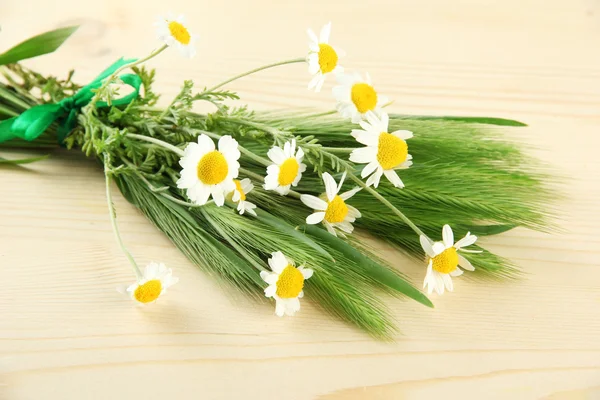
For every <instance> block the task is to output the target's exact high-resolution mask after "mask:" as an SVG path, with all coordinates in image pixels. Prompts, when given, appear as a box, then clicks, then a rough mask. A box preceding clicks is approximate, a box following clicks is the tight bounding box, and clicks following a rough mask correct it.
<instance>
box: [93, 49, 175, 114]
mask: <svg viewBox="0 0 600 400" xmlns="http://www.w3.org/2000/svg"><path fill="white" fill-rule="evenodd" d="M167 47H169V46H168V45H166V44H163V45H162V46H161V47H159V48H158V49H156V50H154V51H153V52H152V53H150V54H148V55H147V56H146V57H144V58H140V59H139V60H137V61H134V62H132V63H129V64H126V65H123V66H122V67H120V68H117V70H116V71H115V72H113V73H112V75H110V76H109V77H108V78H106V80H105V81H104V83H103V84H102V86H101V87H100V89H99V90H98V92H97V93H96V95H95V96H94V97H93V98H92V100H91V101H90V104H91V106H92V107H93V106H94V105H95V104H96V102H97V101H98V98H99V94H100V93H102V92H103V91H104V89H106V87H107V86H108V85H110V84H111V83H112V82H113V80H114V79H115V78H116V77H117V76H118V75H119V74H120V73H121V72H122V71H123V70H125V69H127V68H131V67H135V66H136V65H140V64H142V63H145V62H146V61H148V60H150V59H151V58H154V57H156V56H157V55H159V54H160V53H162V52H163V51H164V50H165V49H166V48H167Z"/></svg>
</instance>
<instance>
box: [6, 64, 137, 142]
mask: <svg viewBox="0 0 600 400" xmlns="http://www.w3.org/2000/svg"><path fill="white" fill-rule="evenodd" d="M134 61H135V60H125V59H123V58H121V59H119V60H118V61H117V62H115V63H114V64H113V65H111V66H110V67H108V68H107V69H106V70H104V72H102V73H101V74H100V75H98V77H97V78H96V79H94V80H93V81H92V82H91V83H89V84H88V85H86V86H84V87H82V88H81V90H79V91H78V92H77V93H75V95H74V96H72V97H67V98H66V99H63V100H61V101H59V102H58V103H55V104H42V105H39V106H35V107H32V108H30V109H29V110H26V111H25V112H23V113H22V114H21V115H19V116H18V117H14V118H10V119H7V120H4V121H0V143H2V142H5V141H7V140H11V139H15V138H21V139H25V140H27V141H32V140H35V139H37V138H38V137H39V136H40V135H41V134H42V133H44V132H45V131H46V129H48V127H49V126H50V125H51V124H52V123H53V122H54V121H58V123H59V126H58V132H57V133H58V141H59V143H62V142H63V140H64V139H65V138H66V137H67V135H68V134H69V132H71V131H72V130H73V128H75V126H76V125H77V114H78V113H79V111H80V110H81V108H82V107H84V106H85V105H87V104H88V103H89V102H90V101H91V100H92V99H93V98H94V96H95V95H96V93H94V92H93V90H94V89H98V88H100V87H101V86H102V81H103V80H104V79H106V78H108V77H109V76H110V75H112V74H113V73H114V72H115V71H116V70H117V69H119V68H120V67H122V66H124V65H127V64H130V63H132V62H134ZM119 78H120V79H121V81H123V82H124V83H125V84H126V85H129V86H131V87H132V88H133V89H134V91H133V93H130V94H128V95H126V96H124V97H121V98H118V99H114V100H112V101H111V105H113V106H122V105H127V104H129V103H131V102H132V101H133V100H134V99H136V98H137V97H138V96H139V91H140V86H141V85H142V80H141V79H140V77H139V76H137V75H135V74H126V75H121V76H120V77H119ZM96 105H97V107H98V108H101V107H108V103H106V102H105V101H98V102H97V103H96Z"/></svg>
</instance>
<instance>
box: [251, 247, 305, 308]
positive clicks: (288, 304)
mask: <svg viewBox="0 0 600 400" xmlns="http://www.w3.org/2000/svg"><path fill="white" fill-rule="evenodd" d="M269 266H270V267H271V270H272V271H273V272H267V271H261V272H260V277H261V278H262V279H263V280H264V281H265V282H267V283H268V284H269V286H268V287H267V288H266V289H265V296H267V297H272V298H274V299H275V314H277V315H278V316H280V317H282V316H283V315H284V314H285V315H294V314H295V313H296V311H299V310H300V300H299V299H301V298H302V297H303V296H304V292H303V291H302V288H303V287H304V281H305V280H306V279H308V278H310V277H311V276H312V275H313V270H312V269H310V268H304V267H302V266H300V267H298V268H296V267H294V265H293V264H292V263H291V262H290V261H289V260H288V259H287V258H285V256H284V255H283V253H282V252H280V251H276V252H274V253H271V258H269Z"/></svg>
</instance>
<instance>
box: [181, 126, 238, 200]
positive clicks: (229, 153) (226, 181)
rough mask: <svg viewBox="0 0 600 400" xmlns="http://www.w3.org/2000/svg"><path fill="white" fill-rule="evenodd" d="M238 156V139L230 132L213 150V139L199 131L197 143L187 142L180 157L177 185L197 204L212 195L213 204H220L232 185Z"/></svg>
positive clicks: (236, 172) (236, 171) (231, 189)
mask: <svg viewBox="0 0 600 400" xmlns="http://www.w3.org/2000/svg"><path fill="white" fill-rule="evenodd" d="M239 158H240V151H239V150H238V142H237V141H236V140H235V139H234V138H232V137H231V136H222V137H221V138H220V139H219V150H215V144H214V143H213V141H212V139H211V138H209V137H208V136H206V135H205V134H202V135H200V136H198V143H190V144H188V145H187V147H186V148H185V154H184V155H183V157H181V160H179V165H181V167H182V168H183V169H182V170H181V178H180V179H179V180H178V181H177V187H178V188H180V189H187V192H186V194H187V197H188V198H189V199H190V200H191V201H193V202H194V203H196V204H199V205H203V204H206V202H207V201H208V198H209V197H210V196H211V195H212V198H213V200H214V201H215V204H216V205H218V206H222V205H223V203H224V202H225V195H226V194H228V193H230V192H231V191H233V190H234V189H235V183H234V182H233V179H234V178H237V176H238V170H239V168H240V163H239V162H238V159H239Z"/></svg>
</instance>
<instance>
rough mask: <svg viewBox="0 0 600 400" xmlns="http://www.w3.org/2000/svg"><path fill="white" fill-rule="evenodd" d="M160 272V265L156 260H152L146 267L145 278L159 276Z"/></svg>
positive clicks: (149, 278) (150, 278)
mask: <svg viewBox="0 0 600 400" xmlns="http://www.w3.org/2000/svg"><path fill="white" fill-rule="evenodd" d="M158 274H159V265H158V264H157V263H155V262H152V263H150V264H148V265H146V268H145V269H144V279H145V280H147V281H149V280H152V279H155V278H157V277H158Z"/></svg>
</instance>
